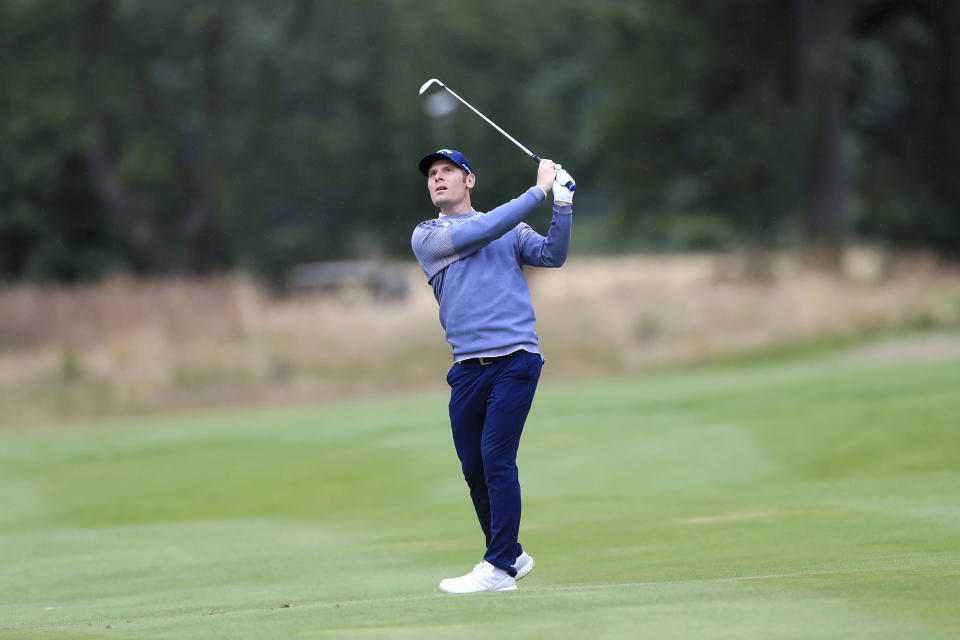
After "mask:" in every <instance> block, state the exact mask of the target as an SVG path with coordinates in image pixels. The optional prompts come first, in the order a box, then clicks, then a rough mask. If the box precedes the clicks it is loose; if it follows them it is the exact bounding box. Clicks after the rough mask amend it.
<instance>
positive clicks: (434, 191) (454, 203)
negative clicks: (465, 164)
mask: <svg viewBox="0 0 960 640" xmlns="http://www.w3.org/2000/svg"><path fill="white" fill-rule="evenodd" d="M475 182H476V176H474V175H473V174H472V173H470V174H468V173H467V172H466V171H464V170H463V169H461V168H460V167H458V166H457V165H455V164H454V163H453V162H451V161H450V160H446V159H441V160H437V161H436V162H434V163H433V164H432V165H430V169H429V170H428V171H427V189H428V190H429V191H430V200H432V201H433V204H434V205H435V206H437V207H440V209H443V210H444V211H449V210H454V209H457V208H458V207H459V206H462V205H464V204H466V205H469V204H470V192H469V191H468V190H469V189H472V188H473V185H474V183H475ZM464 213H466V212H464Z"/></svg>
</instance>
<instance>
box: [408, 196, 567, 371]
mask: <svg viewBox="0 0 960 640" xmlns="http://www.w3.org/2000/svg"><path fill="white" fill-rule="evenodd" d="M545 197H546V195H545V194H544V192H543V190H541V189H540V187H538V186H533V187H531V188H530V189H528V190H527V191H526V192H525V193H524V194H522V195H521V196H520V197H518V198H515V199H513V200H511V201H510V202H507V203H506V204H503V205H501V206H499V207H497V208H496V209H493V210H492V211H490V212H488V213H480V212H478V211H471V212H470V213H465V214H463V215H459V216H445V215H442V214H441V215H440V217H438V218H436V219H433V220H427V221H426V222H421V223H420V224H419V225H417V228H416V229H414V231H413V238H412V240H411V244H412V246H413V253H414V255H416V257H417V261H418V262H419V263H420V266H421V267H422V268H423V272H424V273H425V274H426V276H427V281H428V282H429V283H430V285H431V286H432V287H433V293H434V295H435V296H436V298H437V302H439V303H440V324H441V325H443V328H444V330H445V331H446V335H447V342H449V343H450V346H451V347H453V359H454V361H460V360H465V359H467V358H475V357H480V356H485V357H494V356H500V355H506V354H508V353H512V352H514V351H516V350H518V349H525V350H527V351H530V352H532V353H540V344H539V340H538V339H537V334H536V332H535V331H534V330H533V326H534V324H536V321H537V318H536V316H535V315H534V313H533V303H532V302H531V300H530V288H529V287H528V286H527V281H526V280H525V279H524V277H523V265H532V266H536V267H559V266H560V265H562V264H563V263H564V261H565V260H566V258H567V250H568V248H569V247H570V228H571V224H572V219H573V215H572V214H573V206H572V205H566V206H559V205H556V204H555V205H554V207H553V219H552V220H551V222H550V229H549V231H548V232H547V236H546V237H543V236H542V235H540V234H539V233H537V232H536V231H534V230H533V229H532V228H531V227H530V225H528V224H526V223H524V222H522V220H523V219H524V218H525V217H526V216H527V215H528V214H529V213H530V212H532V211H533V210H534V208H536V206H537V205H538V204H539V203H540V201H541V200H543V199H544V198H545Z"/></svg>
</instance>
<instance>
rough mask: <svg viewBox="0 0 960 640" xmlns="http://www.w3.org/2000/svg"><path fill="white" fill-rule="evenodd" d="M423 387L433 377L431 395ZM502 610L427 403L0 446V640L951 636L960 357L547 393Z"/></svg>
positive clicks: (697, 372) (526, 451)
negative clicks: (525, 570)
mask: <svg viewBox="0 0 960 640" xmlns="http://www.w3.org/2000/svg"><path fill="white" fill-rule="evenodd" d="M442 373H443V372H438V375H442ZM519 464H520V475H521V483H522V485H523V491H524V519H523V524H522V526H521V542H522V543H523V544H524V548H525V549H526V550H527V551H529V552H530V553H531V554H532V555H534V557H535V558H536V560H537V569H536V570H535V571H534V572H533V573H532V574H531V575H530V576H529V577H528V578H525V579H524V580H523V581H521V582H520V583H519V591H517V592H512V593H494V594H479V595H475V596H447V595H443V594H440V593H439V592H438V591H437V588H436V587H437V583H438V582H439V581H440V580H441V579H442V578H444V577H450V576H454V575H459V574H461V573H464V572H466V571H468V570H469V569H470V568H471V567H472V566H473V565H474V563H476V562H477V561H478V560H479V559H480V557H481V555H482V543H483V540H482V535H481V533H480V530H479V527H478V526H477V524H476V523H475V516H474V514H473V510H472V508H471V506H470V504H469V499H468V497H467V492H466V486H465V484H464V482H463V479H462V476H461V475H460V471H459V464H458V462H457V460H456V457H455V454H454V451H453V445H452V442H451V438H450V435H449V427H448V424H447V416H446V397H445V395H443V394H440V393H437V394H433V393H428V394H419V395H411V396H394V397H376V398H367V399H363V400H353V401H349V402H342V403H331V404H325V405H321V406H294V407H281V408H269V409H253V410H232V411H208V412H195V413H192V414H189V415H169V416H159V417H158V416H154V417H149V418H129V419H112V420H109V421H103V422H99V423H94V422H86V423H60V424H51V425H46V426H32V427H29V428H28V427H16V426H8V427H5V428H3V429H0V638H4V639H6V638H24V639H27V638H29V639H40V638H44V639H72V638H136V639H150V638H416V639H418V640H422V639H425V638H485V639H486V638H491V637H510V638H737V639H742V638H871V639H874V638H956V637H958V636H960V606H958V605H957V603H958V602H960V361H957V360H955V359H954V360H941V361H935V360H933V361H927V362H921V361H914V362H910V361H882V362H862V361H857V360H856V359H850V358H843V357H841V356H840V355H838V354H832V353H825V354H824V353H821V354H817V355H815V356H812V357H803V358H793V359H789V360H781V361H776V362H762V363H753V364H742V363H741V364H734V365H729V366H721V367H718V366H712V367H709V368H702V369H689V370H677V371H671V372H666V373H657V374H650V375H644V376H637V377H624V378H610V379H597V380H591V381H579V382H576V383H574V382H558V381H555V380H551V377H550V368H549V362H548V364H547V367H546V368H545V369H544V378H543V382H542V383H541V388H540V390H539V391H538V395H537V398H536V400H535V401H534V408H533V411H532V413H531V416H530V419H529V420H528V422H527V427H526V433H525V435H524V438H523V441H522V443H521V450H520V460H519Z"/></svg>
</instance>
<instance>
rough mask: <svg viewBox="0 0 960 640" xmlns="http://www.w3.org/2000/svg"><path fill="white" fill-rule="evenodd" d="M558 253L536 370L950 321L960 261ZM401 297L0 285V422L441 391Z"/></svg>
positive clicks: (588, 368)
mask: <svg viewBox="0 0 960 640" xmlns="http://www.w3.org/2000/svg"><path fill="white" fill-rule="evenodd" d="M821 264H823V262H822V261H811V260H810V259H809V258H808V257H804V256H798V255H762V256H718V255H683V256H662V257H646V256H636V257H624V258H608V259H598V258H571V259H570V261H569V262H568V263H567V265H566V266H564V267H563V268H562V269H560V270H530V271H529V272H528V277H529V279H530V282H531V290H532V292H533V296H534V301H535V305H536V307H537V313H538V318H539V324H538V331H539V333H540V336H541V344H542V347H543V350H544V352H545V353H546V355H547V358H548V362H549V368H548V369H547V372H548V375H550V376H562V377H573V376H586V375H596V374H615V373H622V372H630V371H638V370H642V369H646V368H651V367H656V366H661V365H664V364H676V363H688V362H696V361H701V360H705V359H709V358H714V357H717V356H723V355H729V354H732V353H736V352H740V351H743V350H750V349H758V348H763V347H768V346H771V345H775V344H778V343H782V342H784V341H794V340H798V339H809V338H813V337H817V336H821V335H827V334H830V335H835V334H856V333H858V332H862V331H864V330H875V329H884V328H898V327H903V326H911V325H924V326H956V325H957V324H958V323H960V272H958V271H957V270H956V269H955V268H950V267H946V266H944V265H939V264H937V263H936V261H934V260H932V259H930V258H927V257H923V256H884V255H881V254H876V253H873V252H869V251H864V250H855V251H848V252H847V253H846V254H845V255H844V256H843V259H842V260H841V261H840V263H839V264H840V268H839V270H837V269H824V268H821V267H820V266H818V265H821ZM397 268H398V269H402V270H404V272H405V273H406V274H407V277H408V278H409V279H410V282H411V292H412V293H411V295H410V297H409V298H408V299H407V300H406V301H405V302H403V303H393V304H390V303H377V302H375V301H373V300H372V299H370V298H369V297H368V296H367V295H366V294H365V293H364V292H362V291H356V290H348V291H342V292H340V293H338V294H327V295H313V296H288V297H282V298H277V297H275V296H272V295H271V294H270V293H269V292H268V291H267V289H265V288H264V287H262V286H260V285H259V284H258V283H256V282H255V281H253V280H251V279H249V278H247V277H243V276H229V277H226V276H225V277H217V278H212V279H207V280H203V281H188V280H162V281H141V280H132V279H129V278H118V279H115V280H111V281H109V282H106V283H103V284H99V285H91V286H82V287H28V286H14V287H9V288H6V289H0V415H2V419H0V420H2V421H4V422H10V421H20V420H27V419H36V418H48V417H56V416H63V415H82V414H102V413H112V412H134V411H144V410H156V409H161V408H169V407H183V406H197V405H208V404H220V403H228V402H259V401H279V400H316V399H322V398H327V397H332V396H339V395H344V394H362V393H374V392H384V391H395V390H403V389H414V388H428V387H440V386H441V385H442V384H443V375H444V373H445V371H446V368H447V366H448V364H449V349H448V347H447V345H446V343H445V342H444V340H443V334H442V331H441V329H440V326H439V322H438V320H437V306H436V302H435V301H434V299H433V297H432V293H431V291H430V289H429V287H428V286H427V285H426V283H425V282H424V280H423V276H422V273H421V272H420V271H419V269H418V268H417V267H416V265H413V264H404V265H398V266H397Z"/></svg>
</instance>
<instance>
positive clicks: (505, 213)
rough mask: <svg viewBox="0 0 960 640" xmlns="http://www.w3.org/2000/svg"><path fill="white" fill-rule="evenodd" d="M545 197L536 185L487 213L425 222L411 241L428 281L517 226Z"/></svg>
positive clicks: (419, 226)
mask: <svg viewBox="0 0 960 640" xmlns="http://www.w3.org/2000/svg"><path fill="white" fill-rule="evenodd" d="M545 197H546V196H545V195H544V193H543V191H542V190H541V189H540V187H536V186H534V187H531V188H530V189H528V190H527V191H526V192H524V193H523V194H522V195H520V196H519V197H517V198H514V199H513V200H511V201H510V202H507V203H505V204H502V205H500V206H499V207H497V208H496V209H492V210H491V211H489V212H487V213H477V214H474V215H470V216H469V217H466V218H464V219H457V218H456V217H452V218H450V219H444V218H443V217H441V218H437V219H433V220H427V221H426V222H421V223H420V224H419V225H417V228H416V229H414V230H413V237H412V238H411V241H410V243H411V246H412V248H413V254H414V255H415V256H416V257H417V261H418V262H419V263H420V267H421V268H422V269H423V272H424V273H425V274H426V276H427V280H432V279H433V277H434V276H435V275H436V274H437V273H439V272H440V271H442V270H443V269H445V268H447V267H448V266H450V265H451V264H453V263H454V262H456V261H457V260H459V259H460V258H463V257H466V256H468V255H470V254H471V253H474V252H476V251H479V250H480V249H482V248H483V247H485V246H486V245H488V244H490V243H491V242H493V241H494V240H496V239H497V238H499V237H500V236H502V235H503V234H505V233H506V232H508V231H510V230H511V229H513V228H514V227H515V226H517V225H518V224H519V223H520V221H521V220H523V219H524V218H525V217H526V216H527V215H528V214H529V213H530V212H531V211H533V209H534V208H535V207H536V206H537V204H539V203H540V201H541V200H543V199H544V198H545Z"/></svg>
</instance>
